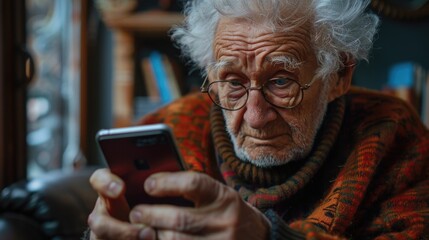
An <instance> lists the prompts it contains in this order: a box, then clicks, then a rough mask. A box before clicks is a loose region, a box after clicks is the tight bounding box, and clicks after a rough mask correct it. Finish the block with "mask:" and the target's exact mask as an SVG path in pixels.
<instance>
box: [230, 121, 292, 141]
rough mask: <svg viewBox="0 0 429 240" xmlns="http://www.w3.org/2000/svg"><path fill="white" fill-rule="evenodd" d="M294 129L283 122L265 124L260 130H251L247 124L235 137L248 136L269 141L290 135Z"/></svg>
mask: <svg viewBox="0 0 429 240" xmlns="http://www.w3.org/2000/svg"><path fill="white" fill-rule="evenodd" d="M295 129H296V127H295V126H294V125H292V124H289V123H287V124H285V123H284V122H283V123H282V124H267V126H265V127H264V128H260V129H255V128H251V127H250V126H248V125H247V124H243V125H242V126H241V127H240V129H239V131H238V133H237V137H245V136H250V137H254V138H260V139H270V138H274V137H278V136H282V135H291V134H292V132H293V131H294V130H295Z"/></svg>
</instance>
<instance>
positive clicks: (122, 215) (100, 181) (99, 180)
mask: <svg viewBox="0 0 429 240" xmlns="http://www.w3.org/2000/svg"><path fill="white" fill-rule="evenodd" d="M112 182H113V183H112ZM90 183H91V185H92V186H93V188H94V189H95V190H96V191H97V192H98V194H99V199H98V200H97V204H96V208H95V209H96V210H97V211H98V213H100V214H103V215H111V216H112V217H114V218H117V219H119V220H122V221H127V220H128V213H129V211H130V208H129V206H128V203H127V201H126V200H125V196H124V191H123V190H122V189H124V187H123V186H122V185H123V183H122V180H120V179H119V178H118V177H117V176H115V175H113V174H111V173H110V171H109V170H108V169H99V170H96V171H95V172H94V173H93V174H92V175H91V177H90ZM112 189H113V190H112ZM112 192H114V193H112Z"/></svg>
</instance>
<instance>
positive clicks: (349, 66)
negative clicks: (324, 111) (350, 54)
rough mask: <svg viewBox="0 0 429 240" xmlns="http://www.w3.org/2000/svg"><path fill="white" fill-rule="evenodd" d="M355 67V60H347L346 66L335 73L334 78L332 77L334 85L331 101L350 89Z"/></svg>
mask: <svg viewBox="0 0 429 240" xmlns="http://www.w3.org/2000/svg"><path fill="white" fill-rule="evenodd" d="M355 67H356V63H355V61H354V60H347V61H346V62H344V67H343V68H342V69H340V70H339V71H338V72H336V73H334V74H333V76H332V78H333V79H331V84H332V86H331V90H330V92H329V102H331V101H333V100H335V99H336V98H338V97H340V96H342V95H344V94H346V93H347V92H348V91H349V89H350V86H351V83H352V77H353V73H354V71H355Z"/></svg>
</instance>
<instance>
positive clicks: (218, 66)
mask: <svg viewBox="0 0 429 240" xmlns="http://www.w3.org/2000/svg"><path fill="white" fill-rule="evenodd" d="M232 65H234V60H233V59H222V60H220V61H217V62H214V63H212V64H211V66H210V67H211V69H213V70H214V71H218V70H220V69H221V68H225V67H230V66H232Z"/></svg>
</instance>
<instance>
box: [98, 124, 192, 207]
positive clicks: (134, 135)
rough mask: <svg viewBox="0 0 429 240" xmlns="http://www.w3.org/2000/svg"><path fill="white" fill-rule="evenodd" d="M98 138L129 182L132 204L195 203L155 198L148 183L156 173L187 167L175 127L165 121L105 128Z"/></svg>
mask: <svg viewBox="0 0 429 240" xmlns="http://www.w3.org/2000/svg"><path fill="white" fill-rule="evenodd" d="M96 141H97V143H98V146H99V148H100V150H101V152H102V154H103V157H104V160H105V161H106V163H107V165H108V166H109V168H110V170H111V172H112V173H114V174H116V175H117V176H119V177H120V178H121V179H122V180H123V181H124V182H125V197H126V199H127V201H128V204H129V206H130V207H133V206H135V205H137V204H141V203H145V204H173V205H179V206H192V203H191V202H190V201H187V200H185V199H183V198H180V197H162V198H159V197H152V196H150V195H148V194H147V193H146V192H145V191H144V187H143V186H144V182H145V180H146V178H148V177H149V176H150V175H151V174H154V173H156V172H175V171H182V170H184V164H183V161H182V158H181V156H180V153H179V151H178V149H177V146H176V143H175V139H174V136H173V133H172V131H171V129H170V128H169V127H168V126H167V125H165V124H152V125H142V126H135V127H125V128H113V129H102V130H100V131H98V132H97V134H96Z"/></svg>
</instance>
